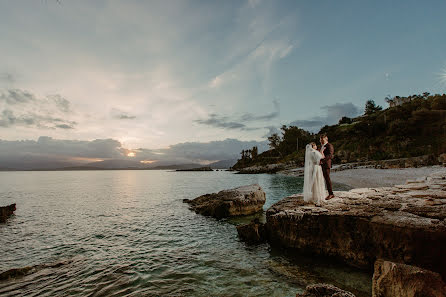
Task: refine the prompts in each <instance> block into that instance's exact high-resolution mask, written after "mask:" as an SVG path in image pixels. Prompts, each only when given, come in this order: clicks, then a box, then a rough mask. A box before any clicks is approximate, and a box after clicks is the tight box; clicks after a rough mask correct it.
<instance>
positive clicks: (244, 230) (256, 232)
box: [237, 219, 266, 243]
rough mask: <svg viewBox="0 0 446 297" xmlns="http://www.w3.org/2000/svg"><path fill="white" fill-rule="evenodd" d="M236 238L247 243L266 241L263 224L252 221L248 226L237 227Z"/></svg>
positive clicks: (256, 220)
mask: <svg viewBox="0 0 446 297" xmlns="http://www.w3.org/2000/svg"><path fill="white" fill-rule="evenodd" d="M237 233H238V236H239V237H240V239H241V240H242V241H245V242H247V243H262V242H265V241H266V229H265V224H263V223H260V221H259V219H254V220H253V221H251V222H250V223H248V224H244V225H239V226H237Z"/></svg>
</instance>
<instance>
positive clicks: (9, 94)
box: [0, 89, 36, 105]
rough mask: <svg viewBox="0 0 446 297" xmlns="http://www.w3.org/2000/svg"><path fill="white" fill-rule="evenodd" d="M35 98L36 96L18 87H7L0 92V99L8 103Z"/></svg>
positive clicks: (28, 100) (26, 101)
mask: <svg viewBox="0 0 446 297" xmlns="http://www.w3.org/2000/svg"><path fill="white" fill-rule="evenodd" d="M35 100H36V97H35V96H34V95H33V94H31V93H29V92H27V91H24V90H20V89H9V90H6V91H3V92H1V94H0V101H3V102H5V103H6V104H10V105H14V104H20V103H28V102H31V101H35Z"/></svg>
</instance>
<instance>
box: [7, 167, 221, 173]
mask: <svg viewBox="0 0 446 297" xmlns="http://www.w3.org/2000/svg"><path fill="white" fill-rule="evenodd" d="M113 170H136V171H138V170H152V171H153V170H169V171H172V172H176V169H174V168H94V167H86V168H77V169H76V168H54V169H0V172H17V171H20V172H29V171H113ZM216 170H218V171H228V169H227V168H215V169H214V170H213V171H216ZM185 171H191V170H185Z"/></svg>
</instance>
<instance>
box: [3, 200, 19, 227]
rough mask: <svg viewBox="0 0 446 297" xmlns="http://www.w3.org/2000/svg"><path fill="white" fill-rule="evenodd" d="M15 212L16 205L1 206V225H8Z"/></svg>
mask: <svg viewBox="0 0 446 297" xmlns="http://www.w3.org/2000/svg"><path fill="white" fill-rule="evenodd" d="M15 210H16V206H15V203H14V204H11V205H8V206H0V223H6V220H7V219H8V218H9V217H10V216H12V215H13V214H14V211H15Z"/></svg>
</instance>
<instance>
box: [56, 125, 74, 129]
mask: <svg viewBox="0 0 446 297" xmlns="http://www.w3.org/2000/svg"><path fill="white" fill-rule="evenodd" d="M56 128H60V129H74V127H73V126H70V125H67V124H60V125H56Z"/></svg>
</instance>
